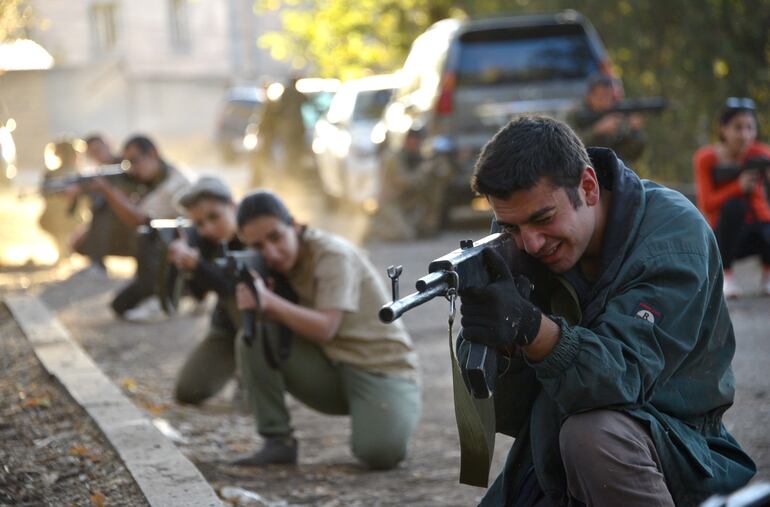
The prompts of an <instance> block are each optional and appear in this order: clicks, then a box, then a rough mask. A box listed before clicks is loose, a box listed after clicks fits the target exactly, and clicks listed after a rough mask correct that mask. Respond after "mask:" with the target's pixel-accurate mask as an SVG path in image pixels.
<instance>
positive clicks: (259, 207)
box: [237, 190, 294, 228]
mask: <svg viewBox="0 0 770 507" xmlns="http://www.w3.org/2000/svg"><path fill="white" fill-rule="evenodd" d="M265 216H268V217H275V218H277V219H278V220H280V221H281V222H283V223H285V224H288V225H294V217H292V216H291V212H290V211H289V208H287V207H286V205H285V204H284V203H283V201H282V200H281V199H280V197H278V196H277V195H275V194H274V193H273V192H270V191H269V190H257V191H255V192H252V193H250V194H249V195H247V196H246V197H244V198H243V200H242V201H241V204H239V205H238V214H237V221H238V227H239V228H242V227H243V226H244V225H246V224H247V223H249V222H251V221H252V220H255V219H257V218H261V217H265Z"/></svg>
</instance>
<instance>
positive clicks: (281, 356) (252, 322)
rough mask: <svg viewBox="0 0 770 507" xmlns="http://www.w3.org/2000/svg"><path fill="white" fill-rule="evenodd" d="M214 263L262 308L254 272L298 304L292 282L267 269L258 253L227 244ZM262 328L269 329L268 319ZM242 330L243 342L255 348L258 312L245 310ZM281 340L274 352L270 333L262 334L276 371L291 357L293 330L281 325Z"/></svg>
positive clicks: (269, 358)
mask: <svg viewBox="0 0 770 507" xmlns="http://www.w3.org/2000/svg"><path fill="white" fill-rule="evenodd" d="M214 264H215V265H216V266H217V267H218V268H219V269H221V270H222V271H223V272H224V274H225V276H226V277H227V278H228V279H229V281H230V283H231V285H232V288H233V290H235V286H236V285H238V284H239V283H244V284H246V287H248V289H249V291H250V292H251V294H252V295H253V296H254V299H255V300H256V302H257V307H259V294H258V293H257V289H256V287H254V276H253V275H252V274H251V270H254V271H256V272H257V273H258V274H259V276H261V277H262V279H263V280H265V281H267V280H269V279H270V280H272V282H273V285H272V287H271V288H272V290H273V291H274V292H275V293H276V294H278V295H279V296H281V297H283V298H285V299H288V300H289V301H291V302H293V303H296V302H297V299H298V298H297V294H296V293H295V292H294V290H293V289H292V288H291V286H290V285H289V283H288V281H286V279H285V278H284V277H282V276H280V275H276V274H274V273H271V272H269V271H268V269H267V265H266V264H265V261H264V259H263V258H262V256H261V255H259V254H258V253H257V252H255V251H254V250H230V249H229V248H228V247H227V242H223V243H222V256H221V257H217V258H216V259H214ZM259 325H260V326H263V327H262V329H263V331H264V329H265V326H267V325H268V324H267V323H266V322H265V320H264V319H260V320H259ZM241 328H242V330H243V340H244V342H245V343H246V345H247V346H249V347H251V346H252V344H253V343H254V341H255V339H256V338H257V314H256V311H254V310H241ZM276 334H277V339H278V353H277V355H276V354H275V353H274V352H273V345H271V343H270V336H269V335H270V333H264V332H263V333H262V335H263V336H262V349H263V351H264V354H265V360H266V361H267V364H268V366H270V367H271V368H273V369H275V368H278V367H279V366H280V365H281V363H283V362H284V361H286V360H287V359H288V358H289V354H290V352H291V344H292V336H293V334H292V331H291V330H289V329H288V328H287V327H285V326H283V325H280V326H278V330H277V333H276Z"/></svg>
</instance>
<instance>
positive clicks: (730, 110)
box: [717, 97, 759, 141]
mask: <svg viewBox="0 0 770 507" xmlns="http://www.w3.org/2000/svg"><path fill="white" fill-rule="evenodd" d="M743 113H749V114H750V115H751V116H752V118H754V126H755V127H756V129H757V137H759V119H758V118H757V109H756V106H755V105H754V101H753V100H752V99H748V98H736V97H729V98H728V99H727V102H725V106H724V108H723V109H722V112H721V113H720V114H719V118H718V121H719V124H718V126H719V127H724V126H725V125H727V124H728V123H730V120H732V119H733V118H735V117H736V116H738V115H739V114H743ZM717 137H719V140H720V141H724V138H723V137H722V133H721V132H720V131H719V129H717Z"/></svg>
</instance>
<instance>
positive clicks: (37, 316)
mask: <svg viewBox="0 0 770 507" xmlns="http://www.w3.org/2000/svg"><path fill="white" fill-rule="evenodd" d="M5 304H6V305H7V306H8V309H9V310H10V311H11V313H12V314H13V316H14V318H15V319H16V322H17V323H18V324H19V327H21V329H22V331H23V332H24V334H25V335H26V336H27V339H29V341H30V343H31V344H32V347H33V348H34V350H35V354H36V355H37V357H38V359H40V362H41V363H43V367H45V369H46V370H47V371H48V372H49V373H50V374H51V375H53V376H54V377H56V378H57V379H58V380H59V382H60V383H61V384H62V385H63V386H64V388H65V389H67V391H69V393H70V395H71V396H72V398H73V399H75V401H77V403H79V404H80V405H81V406H82V407H83V408H84V409H85V410H86V412H87V413H88V415H89V416H90V417H91V418H92V419H93V420H94V421H95V422H96V424H97V425H98V426H99V428H100V429H101V431H102V433H104V436H105V437H107V440H109V442H110V444H111V445H112V446H113V447H114V448H115V451H116V452H117V453H118V455H119V456H120V458H121V459H122V460H123V462H124V463H125V465H126V468H127V469H128V471H129V472H130V473H131V475H132V476H133V477H134V480H135V481H136V483H137V484H138V485H139V488H140V489H141V490H142V493H144V495H145V497H146V498H147V501H148V503H149V504H150V505H151V506H153V507H172V506H179V507H222V506H223V505H224V504H223V503H222V501H221V500H220V499H219V497H217V495H216V493H215V492H214V489H213V488H212V487H211V485H209V483H208V482H206V479H204V478H203V475H201V473H200V472H199V471H198V469H197V468H195V466H194V465H193V464H192V463H191V462H190V461H189V460H188V459H187V458H185V457H184V456H183V455H182V453H181V452H180V451H179V450H178V449H177V448H176V447H175V446H174V444H173V443H171V442H170V441H169V440H168V439H166V437H164V436H163V434H162V433H160V431H158V430H157V429H156V428H155V426H153V424H152V422H150V420H149V419H148V418H147V417H146V416H145V415H144V414H142V413H141V412H140V411H139V409H137V408H136V407H135V406H134V405H133V404H132V403H131V401H129V400H128V398H126V397H125V396H124V395H123V393H122V392H121V391H120V389H118V388H117V387H115V385H114V384H112V382H110V380H109V379H108V378H107V377H106V376H105V375H104V373H102V371H101V370H100V369H99V368H98V366H96V364H95V363H94V362H93V361H92V360H91V358H90V357H89V356H88V355H87V354H86V353H85V352H84V351H83V349H81V348H80V346H79V345H78V344H77V343H75V341H74V340H73V339H72V338H71V337H70V335H69V333H68V332H67V330H66V329H65V328H64V326H63V325H62V324H61V323H60V322H59V321H58V319H56V317H55V316H54V315H53V314H52V313H51V312H50V311H49V310H48V308H47V307H46V306H45V305H44V304H43V303H42V302H41V301H40V300H39V299H38V298H36V297H34V296H29V295H14V296H7V297H6V298H5Z"/></svg>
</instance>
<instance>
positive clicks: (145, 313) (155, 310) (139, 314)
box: [121, 297, 166, 322]
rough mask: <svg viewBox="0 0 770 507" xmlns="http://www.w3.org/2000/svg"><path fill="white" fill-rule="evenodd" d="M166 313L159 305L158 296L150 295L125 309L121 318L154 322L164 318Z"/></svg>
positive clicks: (130, 320) (131, 320)
mask: <svg viewBox="0 0 770 507" xmlns="http://www.w3.org/2000/svg"><path fill="white" fill-rule="evenodd" d="M165 317H166V314H165V313H163V309H162V308H161V307H160V301H158V298H156V297H152V298H149V299H147V300H145V301H143V302H142V303H140V304H139V306H137V307H136V308H131V309H130V310H126V311H125V312H124V313H123V314H122V315H121V318H123V319H125V320H127V321H129V322H155V321H158V320H161V319H164V318H165Z"/></svg>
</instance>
